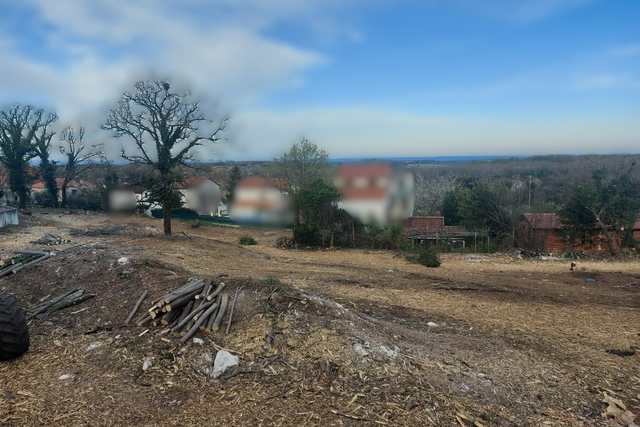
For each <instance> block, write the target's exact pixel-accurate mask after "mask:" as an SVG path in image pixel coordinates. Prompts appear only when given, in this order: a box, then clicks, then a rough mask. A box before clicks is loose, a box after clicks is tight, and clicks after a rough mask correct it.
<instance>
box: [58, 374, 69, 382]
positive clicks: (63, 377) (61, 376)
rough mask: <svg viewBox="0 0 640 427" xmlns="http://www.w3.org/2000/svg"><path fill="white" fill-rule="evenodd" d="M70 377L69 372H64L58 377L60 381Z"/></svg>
mask: <svg viewBox="0 0 640 427" xmlns="http://www.w3.org/2000/svg"><path fill="white" fill-rule="evenodd" d="M69 378H71V375H69V374H63V375H60V377H58V379H59V380H60V381H63V380H68V379H69Z"/></svg>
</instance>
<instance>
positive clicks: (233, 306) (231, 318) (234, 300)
mask: <svg viewBox="0 0 640 427" xmlns="http://www.w3.org/2000/svg"><path fill="white" fill-rule="evenodd" d="M241 290H242V286H240V287H239V288H236V294H235V295H234V297H233V302H232V303H231V311H230V312H229V320H228V321H227V329H225V331H224V333H225V335H226V334H228V333H229V328H231V321H232V320H233V310H234V309H235V308H236V302H237V301H238V294H239V293H240V291H241Z"/></svg>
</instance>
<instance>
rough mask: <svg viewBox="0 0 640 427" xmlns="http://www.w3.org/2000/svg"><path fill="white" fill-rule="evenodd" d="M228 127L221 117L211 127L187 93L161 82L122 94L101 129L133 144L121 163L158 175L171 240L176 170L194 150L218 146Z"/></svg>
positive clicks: (139, 85) (137, 86)
mask: <svg viewBox="0 0 640 427" xmlns="http://www.w3.org/2000/svg"><path fill="white" fill-rule="evenodd" d="M228 121H229V117H228V116H225V117H223V118H222V119H221V120H220V121H219V123H218V125H212V123H213V120H210V119H208V118H207V117H206V116H205V115H204V114H203V113H202V112H201V111H200V102H199V101H192V100H191V94H190V93H189V92H184V93H176V92H172V91H171V87H170V84H169V81H166V80H154V81H139V82H138V83H136V84H135V91H134V92H133V93H130V92H124V93H123V94H122V97H121V98H120V101H119V102H118V106H117V107H116V108H114V109H112V110H110V111H109V112H108V113H107V115H106V120H105V122H104V124H103V125H102V128H103V129H105V130H111V131H113V132H115V136H116V137H120V138H127V139H129V140H132V141H133V142H134V145H133V150H132V151H133V152H132V151H128V150H126V149H125V148H124V147H123V148H122V151H121V157H122V158H123V159H125V160H127V161H130V162H134V163H141V164H144V165H147V166H149V167H151V168H153V169H154V170H155V171H156V172H157V175H158V187H157V192H156V194H157V195H158V197H159V198H160V200H159V201H160V203H161V205H162V211H163V222H164V233H165V234H171V209H172V208H174V207H176V206H175V197H174V196H175V195H174V193H173V191H172V185H173V183H174V182H175V178H176V176H175V171H176V169H177V168H178V167H179V166H180V165H183V164H186V162H188V161H189V160H193V158H194V156H195V149H196V148H197V147H200V146H204V145H205V144H206V143H217V142H218V141H220V140H221V139H222V138H221V137H220V134H221V133H222V132H223V131H224V129H225V127H226V125H227V122H228ZM207 124H209V125H210V126H212V127H211V128H210V129H208V131H205V130H201V129H200V126H201V125H204V126H205V127H206V126H207Z"/></svg>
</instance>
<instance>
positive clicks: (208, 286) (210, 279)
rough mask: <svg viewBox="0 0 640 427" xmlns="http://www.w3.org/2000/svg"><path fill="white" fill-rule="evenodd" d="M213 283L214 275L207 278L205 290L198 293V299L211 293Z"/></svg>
mask: <svg viewBox="0 0 640 427" xmlns="http://www.w3.org/2000/svg"><path fill="white" fill-rule="evenodd" d="M212 283H213V277H209V280H207V284H206V285H205V287H204V291H202V294H200V295H198V296H197V297H196V299H200V298H206V296H207V295H209V293H210V292H211V286H212Z"/></svg>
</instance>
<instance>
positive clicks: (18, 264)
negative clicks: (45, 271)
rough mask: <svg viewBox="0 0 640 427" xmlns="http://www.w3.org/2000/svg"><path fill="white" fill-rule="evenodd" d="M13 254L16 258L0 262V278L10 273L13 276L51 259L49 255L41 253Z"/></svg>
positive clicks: (15, 252)
mask: <svg viewBox="0 0 640 427" xmlns="http://www.w3.org/2000/svg"><path fill="white" fill-rule="evenodd" d="M13 253H14V254H16V255H17V256H14V257H13V258H11V259H8V260H2V261H0V277H2V276H6V275H8V274H11V273H13V274H15V273H17V272H19V271H20V270H22V269H24V268H25V267H29V266H30V265H34V264H37V263H39V262H40V261H44V260H45V259H49V258H50V257H51V254H49V253H48V252H42V251H23V250H15V251H13Z"/></svg>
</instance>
